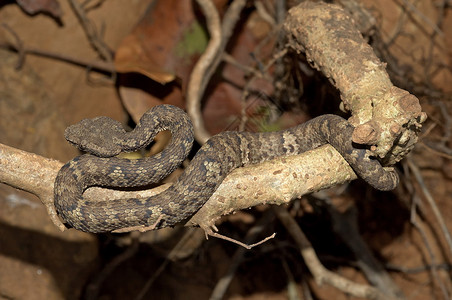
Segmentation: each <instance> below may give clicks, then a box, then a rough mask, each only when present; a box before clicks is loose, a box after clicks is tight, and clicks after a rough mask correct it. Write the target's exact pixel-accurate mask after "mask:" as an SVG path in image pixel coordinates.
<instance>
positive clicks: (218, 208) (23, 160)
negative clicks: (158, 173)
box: [0, 144, 357, 233]
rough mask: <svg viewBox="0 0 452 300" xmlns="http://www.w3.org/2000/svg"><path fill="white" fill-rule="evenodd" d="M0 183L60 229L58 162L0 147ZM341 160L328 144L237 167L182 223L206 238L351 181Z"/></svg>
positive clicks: (104, 194)
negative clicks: (237, 214) (236, 221)
mask: <svg viewBox="0 0 452 300" xmlns="http://www.w3.org/2000/svg"><path fill="white" fill-rule="evenodd" d="M0 165H1V166H2V172H0V182H3V183H6V184H8V185H10V186H13V187H16V188H19V189H22V190H24V191H28V192H30V193H33V194H35V195H36V196H38V197H39V199H41V201H42V203H43V204H44V205H45V206H46V208H47V212H48V214H49V216H50V218H51V220H52V221H53V223H54V224H55V225H56V226H57V227H58V228H59V229H60V230H65V228H66V227H65V226H64V224H62V222H61V221H60V219H59V218H58V216H57V213H56V211H55V207H54V205H53V184H54V180H55V177H56V175H57V173H58V170H59V169H60V168H61V166H62V165H63V164H62V163H61V162H59V161H56V160H53V159H49V158H45V157H42V156H39V155H36V154H33V153H29V152H26V151H22V150H19V149H16V148H12V147H9V146H6V145H3V144H0ZM356 178H357V177H356V175H355V173H354V172H353V170H352V169H351V168H350V166H349V165H348V164H347V162H346V161H345V160H344V159H343V158H342V156H341V155H340V154H339V153H338V152H337V151H336V150H335V149H334V148H333V147H332V146H330V145H325V146H323V147H320V148H317V149H315V150H312V151H308V152H305V153H303V154H301V155H296V156H289V157H284V158H279V159H275V160H271V161H267V162H264V163H261V164H258V165H253V166H247V167H244V168H239V169H236V170H234V171H233V172H231V173H230V174H229V175H228V176H227V177H226V179H225V180H224V181H223V183H222V184H221V185H220V187H219V188H218V189H217V191H216V192H215V193H214V194H213V195H212V197H211V198H210V199H209V201H207V203H206V204H205V205H204V206H203V207H202V208H201V209H200V210H199V211H198V212H197V213H196V214H195V215H194V216H193V217H192V218H191V219H190V220H188V222H187V223H186V226H200V227H201V228H203V229H204V230H205V231H206V232H207V233H209V232H212V229H215V221H216V220H218V218H220V217H221V216H223V215H227V214H229V213H232V212H234V211H236V210H241V209H245V208H248V207H252V206H256V205H259V204H268V203H273V204H284V203H288V202H290V201H291V200H293V199H296V198H298V197H300V196H302V195H304V194H307V193H311V192H314V191H318V190H320V189H324V188H328V187H331V186H334V185H337V184H341V183H345V182H347V181H350V180H353V179H356ZM169 186H170V184H166V185H162V186H159V187H157V188H154V189H150V190H138V191H118V190H110V189H105V188H97V187H93V188H89V189H88V190H87V191H86V192H85V194H84V195H85V197H86V198H87V199H88V200H93V201H101V200H109V201H114V199H121V198H129V197H139V198H142V197H149V196H151V195H155V194H157V193H160V192H162V191H163V190H165V189H166V188H168V187H169Z"/></svg>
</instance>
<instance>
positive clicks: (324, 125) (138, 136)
mask: <svg viewBox="0 0 452 300" xmlns="http://www.w3.org/2000/svg"><path fill="white" fill-rule="evenodd" d="M353 129H354V127H353V126H352V125H350V124H349V123H348V122H347V121H346V120H345V119H343V118H341V117H339V116H336V115H322V116H319V117H317V118H314V119H312V120H310V121H308V122H306V123H303V124H301V125H298V126H295V127H292V128H289V129H286V130H283V131H279V132H262V133H249V132H232V131H231V132H222V133H220V134H218V135H215V136H213V137H212V138H211V139H209V140H208V141H207V142H206V143H205V144H204V145H203V146H202V147H201V149H200V150H199V151H198V152H197V154H196V155H195V157H194V158H193V160H192V161H191V163H190V165H189V166H188V167H187V168H186V169H185V171H184V172H183V173H182V174H181V175H180V176H179V178H178V179H177V180H176V181H175V182H174V183H173V184H172V185H171V186H170V187H169V188H168V189H167V190H165V191H164V192H162V193H160V194H157V195H155V196H151V197H149V198H143V199H137V198H130V199H120V200H111V201H90V200H86V199H84V197H83V192H84V191H85V190H86V189H87V188H88V187H91V186H104V187H137V186H145V185H148V184H151V183H155V182H158V181H160V180H161V179H162V178H164V177H166V176H167V175H168V174H169V173H171V172H172V171H173V170H174V169H175V168H177V166H178V165H179V164H180V163H181V162H182V161H183V160H184V159H185V158H186V156H187V155H188V153H189V151H190V149H191V146H192V143H193V127H192V124H191V122H190V119H189V117H188V116H187V114H186V113H185V112H184V111H183V110H181V109H179V108H177V107H175V106H171V105H159V106H156V107H154V108H152V109H151V110H149V111H148V112H147V113H146V114H145V115H143V117H142V118H141V119H140V122H139V123H138V124H137V126H136V128H135V129H134V130H133V131H130V132H126V131H125V130H124V129H123V128H122V126H121V124H120V123H119V122H117V121H114V120H112V119H110V118H107V117H98V118H95V119H91V120H83V121H81V122H80V123H78V124H76V125H73V126H70V127H68V128H67V129H66V132H65V137H66V139H67V140H68V141H69V142H71V143H72V144H74V145H75V146H76V147H78V148H79V149H80V150H84V151H87V152H90V154H84V155H81V156H78V157H76V158H74V159H72V160H71V161H69V162H68V163H66V164H65V165H64V166H63V167H62V168H61V169H60V170H59V172H58V175H57V177H56V180H55V190H54V196H55V200H54V201H55V202H54V203H55V207H56V210H57V212H58V214H59V215H60V216H61V217H62V219H63V221H64V222H65V223H66V224H67V225H69V226H71V227H73V228H76V229H79V230H82V231H86V232H93V233H98V232H109V231H113V230H116V229H121V228H128V227H134V226H155V227H154V228H156V229H158V228H162V227H167V226H173V225H175V224H177V223H180V222H182V221H184V220H186V219H187V218H189V217H190V216H191V215H193V214H194V213H195V212H196V211H197V210H198V209H199V208H200V207H202V206H203V204H204V203H205V202H206V201H207V200H208V199H209V198H210V196H211V195H212V194H213V193H214V191H215V190H216V189H217V187H218V186H219V185H220V184H221V182H222V181H223V179H224V178H225V177H226V175H227V174H228V173H229V172H231V170H233V169H235V168H238V167H241V166H244V165H249V164H256V163H259V162H262V161H265V160H269V159H272V158H275V157H279V156H284V155H295V154H299V153H302V152H305V151H307V150H311V149H314V148H316V147H319V146H321V145H324V144H327V143H328V144H331V145H332V146H333V147H334V148H335V149H336V150H337V151H338V152H339V153H340V154H341V155H342V156H343V157H344V158H345V160H346V161H347V162H348V163H349V164H350V165H351V167H352V168H353V169H354V171H355V172H356V173H357V175H358V176H360V177H361V178H363V179H364V180H365V181H367V182H368V183H369V184H370V185H371V186H373V187H374V188H376V189H379V190H391V189H393V188H395V186H396V185H397V184H398V176H397V173H396V172H395V171H394V170H392V169H387V168H383V167H382V166H381V165H380V163H379V162H378V161H377V160H375V159H372V158H371V157H370V155H369V151H368V150H366V149H358V148H354V147H353V145H352V142H351V136H352V132H353ZM162 130H170V131H171V134H172V138H171V142H170V144H169V145H168V146H167V147H166V148H165V149H164V150H163V151H162V152H160V153H159V154H156V155H154V156H152V157H148V158H143V159H137V160H130V159H124V158H117V157H113V156H115V155H117V154H119V153H120V152H122V151H132V150H135V149H138V148H142V147H146V146H147V145H149V144H150V143H151V142H152V141H153V139H154V137H155V135H156V134H157V133H158V132H160V131H162Z"/></svg>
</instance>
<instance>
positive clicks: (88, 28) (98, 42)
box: [69, 0, 116, 82]
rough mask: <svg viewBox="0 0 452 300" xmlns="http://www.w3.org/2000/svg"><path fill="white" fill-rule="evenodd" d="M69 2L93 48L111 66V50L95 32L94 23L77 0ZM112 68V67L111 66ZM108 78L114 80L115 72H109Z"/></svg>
mask: <svg viewBox="0 0 452 300" xmlns="http://www.w3.org/2000/svg"><path fill="white" fill-rule="evenodd" d="M69 3H70V4H71V6H72V9H73V10H74V13H75V15H76V16H77V18H78V19H79V21H80V24H81V25H82V27H83V30H84V31H85V33H86V36H87V37H88V40H89V41H90V43H91V45H92V46H93V48H94V49H95V50H96V51H97V52H98V53H99V55H100V57H101V58H102V59H104V60H105V61H106V62H107V63H108V64H110V65H112V66H113V54H112V51H110V49H109V47H108V46H107V44H106V43H105V42H104V41H103V39H102V37H101V36H100V35H99V33H98V32H97V30H96V26H95V25H94V23H93V22H92V21H91V20H90V19H88V17H87V16H86V14H85V10H84V9H83V7H82V6H81V5H80V3H79V2H78V0H69ZM112 69H114V68H113V67H112ZM110 80H111V81H112V82H115V81H116V72H113V73H111V78H110Z"/></svg>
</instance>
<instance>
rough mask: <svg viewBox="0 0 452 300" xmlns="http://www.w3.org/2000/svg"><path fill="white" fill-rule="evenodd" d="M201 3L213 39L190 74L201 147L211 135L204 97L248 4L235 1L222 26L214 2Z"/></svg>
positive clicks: (191, 103) (190, 99) (189, 97)
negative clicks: (202, 106)
mask: <svg viewBox="0 0 452 300" xmlns="http://www.w3.org/2000/svg"><path fill="white" fill-rule="evenodd" d="M197 3H198V4H199V6H200V7H201V9H202V11H203V13H204V16H205V18H206V23H207V28H208V30H209V34H210V40H209V44H208V45H207V48H206V50H205V52H204V53H203V54H202V55H201V57H200V58H199V60H198V62H197V63H196V65H195V67H194V68H193V71H192V73H191V75H190V79H189V82H188V87H187V105H186V106H187V112H188V114H189V116H190V118H191V119H192V121H193V127H194V130H195V138H196V140H197V141H198V142H199V143H200V144H204V143H205V142H206V141H207V140H208V139H209V138H210V136H211V135H210V133H209V132H208V131H207V130H206V128H205V127H204V121H203V118H202V114H201V101H202V96H203V94H204V91H205V89H206V87H207V84H208V82H209V81H210V78H211V77H212V75H213V73H214V71H215V70H216V68H217V67H218V65H219V64H220V62H221V60H222V57H223V52H224V49H225V48H226V45H227V42H228V41H229V38H230V37H231V35H232V33H233V29H234V27H235V24H236V22H237V20H238V18H239V16H240V12H241V10H242V9H243V7H244V6H245V4H246V1H245V0H235V1H234V2H232V4H231V5H230V7H229V8H228V10H227V11H226V13H225V15H224V18H223V25H222V26H221V23H220V17H219V15H218V11H217V10H216V8H215V6H214V5H213V3H212V2H211V0H197Z"/></svg>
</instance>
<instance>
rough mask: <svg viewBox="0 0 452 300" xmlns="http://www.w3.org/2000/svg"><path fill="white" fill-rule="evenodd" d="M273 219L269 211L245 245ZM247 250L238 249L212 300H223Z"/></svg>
mask: <svg viewBox="0 0 452 300" xmlns="http://www.w3.org/2000/svg"><path fill="white" fill-rule="evenodd" d="M272 217H273V213H269V211H267V212H266V213H265V214H264V215H263V216H262V218H260V220H259V221H258V222H257V223H256V224H255V225H254V226H253V227H251V229H250V230H248V233H247V234H246V237H245V243H252V242H253V241H255V240H256V237H257V236H258V235H259V234H260V233H261V232H262V231H263V230H264V229H265V228H266V227H267V224H268V223H269V222H270V219H271V218H272ZM245 251H246V248H244V247H240V248H238V249H237V250H236V251H235V253H234V255H233V256H232V258H231V261H230V263H229V268H228V270H227V271H226V273H225V274H224V275H223V276H222V277H221V278H220V280H218V282H217V284H216V285H215V288H214V289H213V291H212V294H211V295H210V298H209V299H210V300H220V299H223V297H224V295H225V293H226V291H227V289H228V287H229V285H230V283H231V281H232V279H233V278H234V275H235V272H236V271H237V268H238V267H239V266H240V264H241V263H242V261H243V257H244V255H245Z"/></svg>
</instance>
